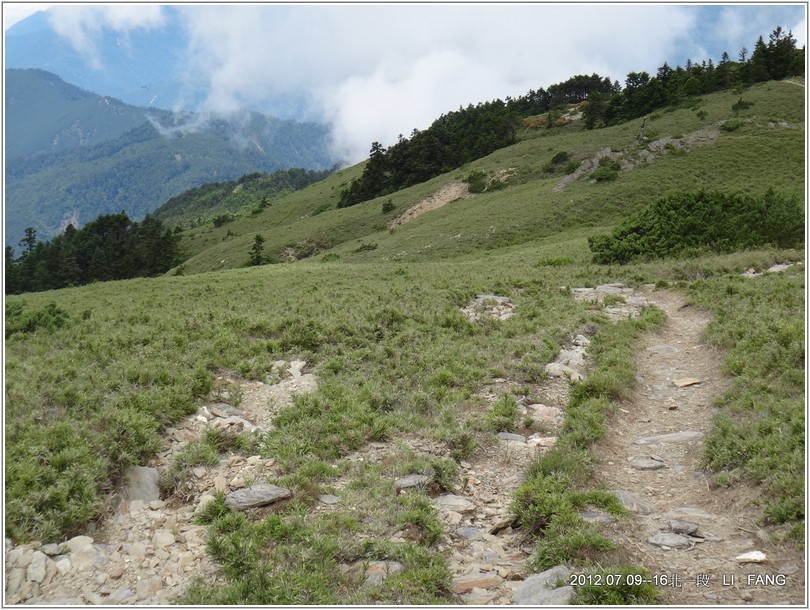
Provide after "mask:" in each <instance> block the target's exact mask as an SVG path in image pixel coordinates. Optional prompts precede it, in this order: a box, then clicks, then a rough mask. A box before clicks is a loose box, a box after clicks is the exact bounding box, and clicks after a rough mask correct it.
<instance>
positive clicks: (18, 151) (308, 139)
mask: <svg viewBox="0 0 810 610" xmlns="http://www.w3.org/2000/svg"><path fill="white" fill-rule="evenodd" d="M6 84H7V87H6V124H7V127H8V131H7V133H8V134H9V137H8V138H7V140H6V142H7V150H6V200H5V203H6V243H7V244H11V245H16V243H17V241H18V240H19V239H20V238H21V237H22V234H23V230H24V229H25V228H27V227H33V228H34V229H35V230H36V231H37V233H38V235H39V236H40V238H45V239H47V238H50V237H53V236H54V235H55V234H57V233H58V232H59V231H60V230H61V229H63V228H64V226H65V225H66V224H67V223H68V222H73V223H74V224H83V223H85V222H88V221H90V220H92V219H93V218H95V217H96V216H98V215H100V214H109V213H117V212H120V211H122V210H124V211H126V212H127V213H128V214H129V215H130V216H131V217H132V218H134V219H140V218H142V217H143V216H144V215H145V214H147V213H148V212H151V211H152V210H154V209H155V208H157V207H159V206H160V205H161V204H163V203H165V202H166V201H167V200H168V199H170V198H171V197H173V196H175V195H178V194H180V193H182V192H183V191H185V190H187V189H189V188H192V187H195V186H199V185H201V184H204V183H207V182H212V181H221V180H231V179H235V178H238V177H239V176H242V175H244V174H248V173H252V172H256V171H268V172H272V171H275V170H278V169H285V168H290V167H301V168H305V169H319V170H322V169H326V168H329V167H331V166H332V165H334V159H332V158H331V157H330V156H329V153H328V146H327V130H326V127H325V126H323V125H318V124H314V123H298V122H295V121H282V120H280V119H275V118H272V117H268V116H264V115H261V114H258V113H243V114H242V115H240V116H238V117H233V118H229V119H222V118H215V117H202V116H196V115H193V114H187V113H186V114H182V115H177V114H174V113H171V112H168V111H164V110H159V109H154V108H148V109H147V108H139V107H135V106H129V105H127V104H124V103H122V102H120V101H118V100H116V99H114V98H111V97H104V96H100V95H96V94H93V93H90V92H88V91H84V90H82V89H79V88H77V87H75V86H73V85H70V84H68V83H65V82H64V81H62V80H61V79H59V78H58V77H57V76H55V75H53V74H50V73H48V72H44V71H42V70H7V72H6ZM43 117H45V118H44V119H43Z"/></svg>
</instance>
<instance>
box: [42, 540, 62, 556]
mask: <svg viewBox="0 0 810 610" xmlns="http://www.w3.org/2000/svg"><path fill="white" fill-rule="evenodd" d="M39 550H40V551H42V552H43V553H45V554H46V555H48V556H49V557H53V556H54V555H59V554H60V553H61V552H62V546H61V545H59V544H53V543H51V544H44V545H42V548H41V549H39Z"/></svg>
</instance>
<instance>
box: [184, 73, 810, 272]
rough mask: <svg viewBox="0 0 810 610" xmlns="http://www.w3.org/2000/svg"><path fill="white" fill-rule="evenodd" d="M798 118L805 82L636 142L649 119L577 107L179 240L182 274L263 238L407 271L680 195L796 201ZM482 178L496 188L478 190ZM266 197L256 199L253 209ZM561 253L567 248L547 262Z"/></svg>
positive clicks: (689, 109)
mask: <svg viewBox="0 0 810 610" xmlns="http://www.w3.org/2000/svg"><path fill="white" fill-rule="evenodd" d="M741 99H742V102H743V103H742V104H741V103H740V100H741ZM803 113H804V90H803V87H802V86H797V83H792V82H777V81H770V82H767V83H760V84H756V85H754V86H752V87H750V88H746V89H745V90H744V92H743V93H742V94H741V93H740V92H739V91H738V90H735V91H731V90H729V91H723V92H718V93H713V94H710V95H705V96H700V97H697V98H693V99H691V100H686V101H685V102H684V103H683V104H682V105H680V106H677V107H670V108H667V109H666V111H661V112H654V113H651V114H650V115H649V118H647V119H646V121H645V123H644V131H643V139H640V129H641V126H642V121H644V119H638V120H636V121H629V122H624V123H620V124H618V125H614V126H610V127H604V128H601V129H587V128H586V126H585V119H584V118H582V113H581V109H579V108H577V107H576V105H572V106H571V107H570V109H569V111H568V112H566V113H565V114H564V115H563V116H562V117H560V120H558V121H557V123H558V124H559V125H560V126H558V127H553V128H548V127H546V126H543V127H539V128H538V127H533V126H532V125H534V124H535V122H536V120H535V119H533V118H527V119H524V121H523V122H522V124H521V126H520V127H519V129H518V134H517V137H518V142H517V143H516V144H514V145H512V146H508V147H505V148H502V149H500V150H497V151H495V152H494V153H492V154H489V155H487V156H486V157H483V158H481V159H478V160H476V161H474V162H471V163H467V164H466V165H463V166H461V167H459V168H458V169H456V170H453V171H450V172H447V173H443V174H441V175H439V176H437V177H435V178H432V179H430V180H428V181H426V182H423V183H420V184H417V185H414V186H411V187H408V188H404V189H401V190H399V191H396V192H394V193H386V194H382V195H380V196H378V197H375V198H373V199H369V200H368V201H365V202H361V203H359V204H357V205H354V206H351V207H348V208H340V207H339V205H340V201H341V195H342V193H343V192H344V191H345V189H346V187H347V186H348V185H349V184H351V183H352V181H353V180H356V179H358V178H360V177H361V176H362V175H363V174H364V169H365V168H366V167H367V166H368V164H369V161H366V162H364V163H361V164H359V165H356V166H353V167H349V168H346V169H342V170H340V171H338V172H336V173H335V174H333V175H332V176H329V177H328V178H326V179H325V180H323V181H320V182H317V183H315V184H312V185H310V186H308V187H306V188H304V189H302V190H300V191H296V192H294V193H292V194H290V195H288V196H286V197H284V198H283V199H280V200H278V201H276V202H274V203H273V205H272V206H270V207H269V208H267V209H266V210H263V211H261V212H260V213H258V214H255V215H254V214H250V213H245V214H243V215H240V216H237V217H236V218H235V219H234V220H233V221H232V222H229V223H228V224H227V225H223V226H219V227H216V226H212V224H211V223H210V222H209V223H207V224H205V225H203V226H200V227H196V228H194V229H191V230H187V231H184V232H183V234H182V235H183V240H182V243H183V248H184V250H185V253H186V258H187V260H186V261H185V262H184V264H183V272H184V273H186V274H189V273H199V272H206V271H212V270H216V269H222V268H227V267H240V266H243V265H244V264H246V262H247V260H248V252H249V250H250V248H251V246H252V244H253V243H254V239H255V236H256V235H257V234H261V235H262V236H263V238H264V242H263V248H264V255H265V257H266V260H268V261H270V262H284V261H290V260H300V259H304V258H311V257H326V258H328V259H333V260H334V259H336V258H339V259H340V260H341V261H345V262H351V263H366V262H368V263H371V262H383V261H402V262H408V263H412V262H419V261H440V260H445V259H448V258H459V257H462V258H463V257H465V256H468V255H475V253H480V252H481V251H482V250H496V249H501V248H507V247H509V248H512V247H527V246H528V244H532V243H540V242H548V241H549V240H553V237H554V235H557V234H563V233H566V234H567V233H569V232H571V231H577V232H580V233H581V232H582V231H588V232H598V231H599V230H601V229H600V228H601V227H606V226H611V225H613V224H614V223H617V222H619V221H620V220H622V219H623V218H624V217H626V216H628V215H630V214H632V213H634V212H637V211H640V210H641V209H643V208H644V207H645V206H647V205H648V204H651V203H652V202H653V201H655V200H657V199H659V198H662V197H665V196H667V195H671V194H677V193H681V192H683V191H684V190H689V191H697V190H700V189H704V190H707V191H712V190H721V191H724V192H733V193H753V194H757V195H763V194H764V193H765V192H766V191H767V189H768V188H774V189H775V190H776V191H778V192H780V193H782V194H784V195H786V196H789V197H802V196H803V183H802V180H801V179H800V177H801V176H803V175H804V162H805V159H804V155H803V146H804V140H803V134H804V131H803V127H804V118H803V117H804V114H803ZM773 150H779V151H780V153H779V154H778V155H777V154H773V152H771V151H773ZM482 180H483V182H484V184H489V186H488V187H486V188H484V189H483V192H480V191H481V190H482V189H481V187H480V186H478V187H476V184H477V183H480V182H481V181H482ZM475 191H479V192H478V193H476V192H475ZM261 196H262V194H261V192H257V193H255V194H253V199H252V201H249V202H247V204H246V205H247V206H248V207H247V208H245V209H250V204H251V203H252V206H254V207H255V206H256V205H258V203H259V202H260V199H261ZM582 239H584V237H583V238H582ZM580 245H581V244H580ZM552 250H553V248H552ZM550 256H551V255H550ZM560 256H562V257H565V256H568V251H567V250H564V251H561V252H559V253H557V254H554V255H553V257H560Z"/></svg>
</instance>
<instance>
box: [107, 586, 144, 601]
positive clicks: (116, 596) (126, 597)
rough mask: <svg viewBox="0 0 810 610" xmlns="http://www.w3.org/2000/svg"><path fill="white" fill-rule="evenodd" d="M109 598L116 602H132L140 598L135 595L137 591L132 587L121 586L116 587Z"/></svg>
mask: <svg viewBox="0 0 810 610" xmlns="http://www.w3.org/2000/svg"><path fill="white" fill-rule="evenodd" d="M108 599H109V601H111V602H113V603H116V604H131V603H134V602H135V601H136V600H137V599H138V596H137V595H135V592H134V591H133V590H132V589H126V588H124V587H121V588H120V589H116V590H115V591H113V592H112V593H110V597H109V598H108Z"/></svg>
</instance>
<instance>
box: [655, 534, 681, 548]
mask: <svg viewBox="0 0 810 610" xmlns="http://www.w3.org/2000/svg"><path fill="white" fill-rule="evenodd" d="M647 542H649V543H650V544H654V545H655V546H660V547H669V548H672V549H685V548H687V547H688V546H689V539H688V538H686V537H684V536H681V535H680V534H673V533H670V532H658V533H657V534H653V535H652V536H650V538H649V540H647Z"/></svg>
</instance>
